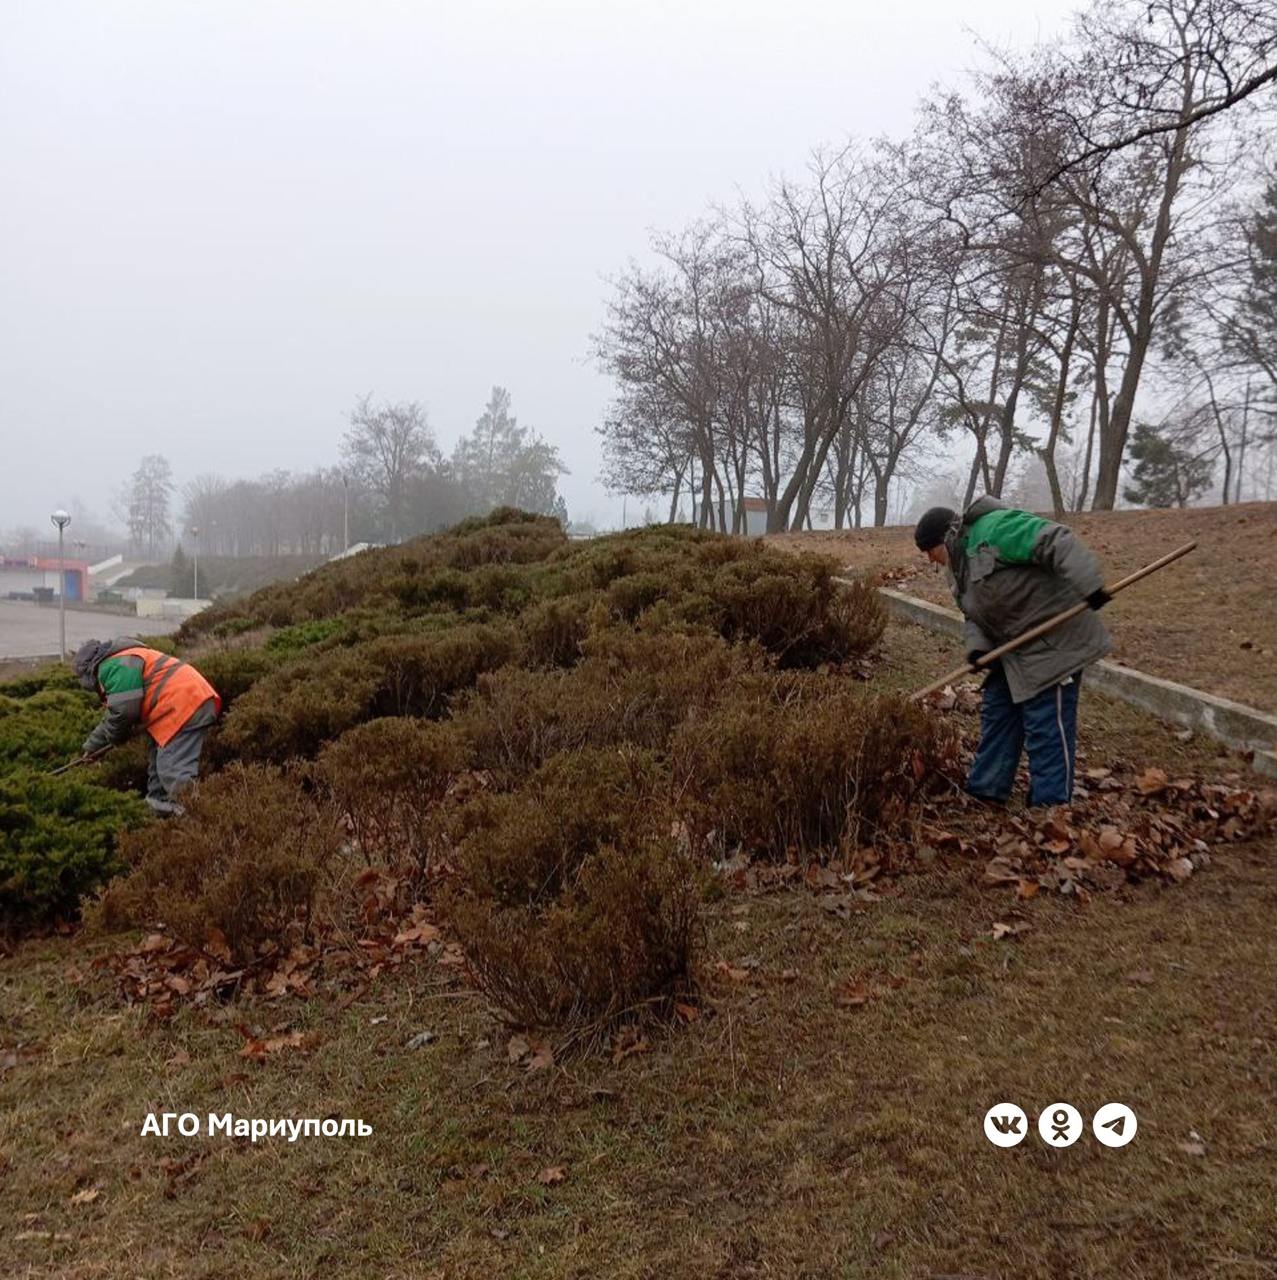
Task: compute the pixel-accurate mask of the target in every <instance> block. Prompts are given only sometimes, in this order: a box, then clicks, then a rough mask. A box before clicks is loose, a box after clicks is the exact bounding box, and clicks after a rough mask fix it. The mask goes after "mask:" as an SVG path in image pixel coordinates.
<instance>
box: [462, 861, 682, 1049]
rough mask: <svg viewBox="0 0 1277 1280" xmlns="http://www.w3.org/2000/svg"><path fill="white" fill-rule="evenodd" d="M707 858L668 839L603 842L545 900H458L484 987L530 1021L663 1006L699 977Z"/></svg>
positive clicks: (553, 1022)
mask: <svg viewBox="0 0 1277 1280" xmlns="http://www.w3.org/2000/svg"><path fill="white" fill-rule="evenodd" d="M702 894H703V864H701V863H700V862H699V861H698V860H697V859H695V858H693V857H692V856H691V855H690V854H689V853H688V852H687V851H686V850H685V849H680V848H679V847H678V846H676V845H675V843H674V842H673V841H672V840H670V839H669V838H666V839H665V840H656V839H653V840H640V841H638V842H627V843H626V844H624V845H623V846H620V847H615V846H612V845H602V846H600V847H599V848H597V849H596V850H594V851H593V853H592V854H591V855H590V856H589V857H588V858H587V859H586V860H585V862H584V863H583V865H582V867H581V870H580V874H579V875H578V877H577V879H576V881H575V883H574V884H573V885H572V886H571V888H570V889H568V890H567V891H566V892H565V893H564V894H562V895H561V896H560V897H558V898H556V899H554V900H553V901H552V902H551V903H550V904H549V905H547V906H546V907H544V908H542V909H540V910H537V909H534V908H531V907H526V906H525V907H501V906H499V905H497V904H496V903H495V902H494V901H493V900H492V899H484V898H475V897H470V898H461V899H457V900H454V902H453V904H452V907H451V919H452V921H453V925H454V927H455V928H456V930H457V932H458V934H459V936H460V937H461V939H462V945H463V947H464V948H465V953H466V958H467V961H468V963H469V965H470V969H471V971H472V972H473V973H474V975H475V976H476V978H477V980H478V982H479V984H480V986H481V987H482V988H483V990H484V992H485V993H486V994H487V995H488V996H489V998H490V999H492V1000H493V1002H494V1003H496V1004H497V1005H498V1006H499V1007H500V1008H502V1009H503V1010H504V1011H505V1012H506V1014H507V1015H508V1016H509V1017H510V1018H512V1019H513V1020H514V1021H515V1022H517V1023H519V1024H521V1025H523V1026H534V1027H537V1026H539V1027H562V1026H567V1025H574V1026H576V1027H578V1028H580V1027H582V1026H593V1027H602V1026H605V1025H606V1024H608V1023H610V1022H613V1021H615V1020H616V1019H617V1018H619V1017H621V1016H623V1015H626V1014H635V1013H638V1012H640V1011H642V1012H650V1011H659V1010H660V1009H661V1008H662V1007H663V1006H667V1005H668V1004H669V1003H670V1002H671V1001H672V1000H673V999H675V998H676V997H677V996H678V995H680V994H681V993H683V992H685V991H686V990H687V989H688V988H689V987H690V986H691V983H692V977H691V974H692V965H693V960H694V957H695V951H696V946H697V943H698V941H699V934H700V923H699V921H700V905H701V899H702Z"/></svg>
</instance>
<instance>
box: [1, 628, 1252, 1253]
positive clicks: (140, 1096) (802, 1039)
mask: <svg viewBox="0 0 1277 1280" xmlns="http://www.w3.org/2000/svg"><path fill="white" fill-rule="evenodd" d="M951 656H952V655H951V654H950V653H949V651H948V646H947V645H946V644H945V643H944V642H943V641H942V640H941V639H940V638H938V637H934V636H931V635H929V634H926V633H923V632H920V631H918V630H917V629H915V628H907V627H893V628H892V629H891V631H890V632H889V634H888V641H887V646H886V653H885V663H884V666H883V668H882V671H883V674H884V676H885V678H886V679H887V680H888V681H891V682H895V683H900V684H906V685H907V684H911V683H914V682H916V681H918V680H919V679H921V678H925V677H926V676H927V675H929V674H931V673H932V672H934V671H937V670H939V669H942V668H943V666H944V665H946V663H947V662H948V660H949V659H950V658H951ZM1083 737H1084V741H1085V744H1086V749H1087V753H1088V757H1087V762H1088V763H1090V764H1103V763H1110V762H1112V761H1114V760H1116V759H1126V760H1132V759H1134V760H1138V761H1140V762H1146V763H1161V764H1165V765H1167V766H1170V765H1174V766H1175V768H1176V769H1187V768H1201V769H1204V770H1207V771H1211V770H1213V769H1218V768H1227V767H1228V763H1227V762H1226V761H1220V760H1216V759H1215V758H1213V756H1212V749H1211V748H1210V746H1209V745H1208V744H1203V743H1199V742H1196V741H1191V742H1181V741H1179V740H1178V739H1177V738H1175V737H1174V736H1173V735H1172V734H1171V733H1169V732H1168V731H1166V730H1164V729H1162V728H1161V727H1160V726H1157V725H1156V724H1155V723H1153V722H1151V721H1148V720H1146V719H1145V718H1144V717H1142V716H1141V715H1139V714H1138V713H1136V712H1134V711H1132V710H1130V709H1128V708H1125V707H1122V706H1120V705H1117V704H1111V703H1109V702H1107V701H1106V700H1104V699H1102V698H1100V697H1098V696H1097V695H1093V694H1088V695H1086V704H1085V710H1084V730H1083ZM966 820H968V821H971V820H976V819H974V818H973V817H971V816H968V818H967V819H966ZM900 889H901V893H900V895H899V896H898V897H895V898H891V899H888V900H886V901H883V902H880V903H877V904H874V905H866V906H862V907H857V908H856V909H855V910H854V911H853V912H852V913H851V914H850V915H849V916H847V917H846V918H844V917H842V916H839V915H837V914H834V913H831V912H830V911H829V910H828V909H827V908H826V905H825V904H826V903H827V901H828V900H827V899H826V900H822V899H820V898H817V897H815V896H812V895H811V894H809V893H807V892H806V891H804V890H791V891H787V892H782V893H778V894H775V895H770V896H753V895H748V894H745V893H741V892H735V891H733V892H730V893H727V894H725V895H724V896H723V897H722V898H720V899H719V900H718V901H717V902H716V903H715V904H714V905H713V907H712V910H711V913H710V925H709V932H708V937H707V941H706V951H705V965H704V968H705V971H706V973H707V975H708V976H707V993H708V996H709V997H710V1005H711V1011H709V1012H707V1013H706V1014H705V1015H704V1016H702V1017H701V1018H700V1019H699V1020H698V1021H696V1022H695V1023H693V1024H692V1025H691V1026H690V1027H688V1028H686V1029H684V1030H682V1031H680V1032H678V1033H676V1034H674V1035H673V1036H670V1037H668V1038H663V1039H657V1040H655V1041H654V1043H653V1044H652V1046H651V1048H650V1050H649V1051H648V1052H646V1053H643V1054H640V1055H636V1056H634V1057H631V1058H629V1059H627V1060H626V1061H625V1062H623V1063H622V1064H620V1065H619V1066H615V1065H613V1064H612V1063H610V1062H609V1061H607V1060H606V1059H605V1058H599V1057H589V1058H584V1059H578V1060H575V1061H569V1062H567V1063H566V1064H565V1065H563V1066H562V1067H556V1068H554V1069H551V1070H548V1071H539V1072H535V1073H533V1074H526V1073H524V1072H523V1071H522V1070H521V1069H520V1068H518V1067H515V1066H512V1065H510V1064H509V1062H508V1061H507V1057H506V1052H505V1039H506V1037H505V1035H504V1034H503V1033H502V1031H501V1029H500V1028H499V1027H498V1026H497V1025H496V1024H495V1023H494V1022H493V1021H492V1019H491V1018H490V1016H489V1015H488V1013H487V1012H486V1011H485V1009H484V1007H483V1005H482V1003H481V1002H480V1001H479V1000H477V999H475V998H474V997H473V996H471V995H469V994H462V993H460V992H459V991H458V989H457V988H456V987H455V986H453V985H452V984H451V981H450V980H449V978H448V977H447V976H446V975H445V973H444V972H443V971H441V970H440V969H438V968H436V967H435V966H434V965H433V964H432V963H430V962H423V963H422V964H421V965H420V966H419V967H417V968H415V969H413V970H411V971H410V973H409V974H408V975H407V976H406V977H404V976H401V977H398V978H390V979H385V978H383V979H382V980H381V982H380V983H379V984H378V985H376V986H374V987H373V988H372V989H371V990H370V991H369V992H368V993H367V994H366V995H365V996H364V997H362V998H361V999H360V1000H358V1001H356V1002H355V1003H353V1004H351V1005H350V1006H349V1007H348V1008H345V1009H342V1008H340V1007H338V1005H337V1004H336V1003H335V1002H333V1001H331V1000H330V999H327V998H323V997H319V998H316V999H314V1000H311V1001H310V1002H307V1003H301V1002H293V1001H284V1002H281V1003H275V1004H256V1005H247V1006H241V1007H236V1008H232V1009H229V1010H227V1011H225V1012H213V1013H198V1012H193V1011H190V1010H187V1011H184V1012H182V1013H180V1014H179V1015H178V1016H177V1017H176V1018H175V1019H174V1020H173V1021H172V1022H171V1023H168V1024H164V1025H158V1026H157V1025H151V1024H148V1021H147V1017H146V1015H145V1013H144V1012H142V1011H140V1010H136V1009H121V1008H119V1007H118V1006H117V1005H116V1004H115V1003H114V1002H113V1001H112V999H111V998H110V990H109V984H108V983H107V981H106V979H105V978H104V977H103V976H102V975H101V974H100V973H97V972H95V971H93V970H92V969H91V968H90V965H89V958H90V951H88V950H86V948H85V947H84V945H83V944H81V943H78V942H75V941H68V940H65V939H55V940H48V941H42V942H32V943H29V944H28V945H27V946H25V947H24V948H23V949H22V950H21V951H20V952H19V953H18V955H17V956H15V957H13V958H11V959H9V960H6V961H3V962H0V1027H3V1028H4V1031H3V1037H4V1039H3V1043H2V1044H0V1214H2V1215H3V1218H2V1220H3V1222H4V1224H5V1231H4V1234H3V1235H0V1273H2V1274H6V1275H9V1274H13V1275H18V1276H24V1275H29V1276H60V1277H99V1276H109V1277H115V1276H130V1277H151V1276H154V1277H160V1276H183V1277H198V1276H206V1277H214V1276H216V1277H220V1276H230V1275H244V1274H251V1275H253V1276H272V1277H273V1276H280V1277H285V1276H308V1275H313V1274H323V1275H325V1276H331V1277H344V1276H350V1277H364V1276H373V1275H376V1276H382V1275H385V1276H394V1277H406V1276H434V1275H438V1276H475V1277H479V1276H491V1275H498V1274H509V1275H518V1276H545V1277H550V1276H556V1277H557V1276H598V1275H609V1276H634V1277H638V1276H658V1275H659V1276H698V1277H712V1276H723V1277H729V1276H730V1277H738V1276H777V1277H781V1276H784V1277H790V1276H798V1275H804V1276H861V1275H884V1276H899V1277H914V1276H936V1275H948V1276H954V1275H970V1276H976V1275H980V1276H985V1275H988V1276H993V1275H1002V1276H1042V1277H1048V1276H1052V1277H1054V1276H1064V1275H1068V1276H1116V1275H1122V1276H1166V1277H1171V1276H1174V1277H1177V1278H1178V1277H1186V1276H1196V1275H1219V1276H1235V1275H1247V1276H1253V1275H1263V1274H1268V1273H1269V1272H1270V1271H1272V1270H1273V1268H1274V1267H1275V1266H1277V1262H1274V1254H1275V1253H1277V1246H1274V1237H1273V1227H1272V1210H1271V1193H1272V1186H1273V1185H1274V1182H1275V1180H1277V1121H1275V1119H1274V1114H1273V1111H1272V1106H1271V1102H1272V1097H1273V1093H1274V1086H1275V1085H1277V1076H1275V1070H1274V1065H1273V1064H1274V1049H1275V1048H1277V982H1274V981H1273V979H1274V977H1275V976H1277V954H1275V948H1274V942H1273V931H1272V919H1273V911H1274V907H1275V906H1277V875H1275V874H1274V870H1273V866H1272V862H1271V857H1270V853H1269V851H1267V850H1262V849H1260V848H1257V847H1254V846H1250V847H1245V846H1239V847H1236V848H1234V849H1232V850H1230V851H1228V852H1226V853H1224V854H1221V855H1220V856H1218V857H1217V858H1216V860H1215V863H1214V866H1213V868H1212V869H1211V870H1210V871H1208V872H1206V873H1205V874H1202V875H1199V876H1195V877H1194V878H1193V879H1192V880H1191V881H1189V883H1188V884H1187V885H1186V886H1184V887H1181V888H1166V887H1163V886H1160V885H1151V884H1150V885H1146V886H1142V887H1140V888H1138V889H1134V890H1130V891H1128V892H1125V893H1123V894H1122V895H1121V896H1120V897H1114V896H1110V897H1102V898H1096V899H1093V900H1092V901H1091V902H1090V903H1089V904H1087V905H1085V906H1078V905H1076V904H1073V903H1071V902H1069V901H1066V900H1062V899H1050V900H1048V899H1047V896H1046V895H1039V897H1038V898H1036V899H1034V900H1033V901H1032V902H1030V903H1027V904H1023V906H1022V911H1023V916H1024V918H1025V919H1026V920H1027V921H1028V922H1029V923H1030V924H1031V925H1032V929H1031V931H1030V932H1029V933H1027V934H1026V935H1025V936H1024V937H1023V938H1022V939H1020V940H1018V941H1015V942H1000V943H997V944H993V943H991V942H989V941H987V934H988V930H989V926H990V924H991V922H992V921H993V920H995V919H1006V918H1007V914H1008V912H1009V911H1011V910H1012V908H1013V905H1014V904H1013V903H1012V902H1011V901H1010V900H1009V899H1008V898H1007V897H1006V896H1005V894H1004V893H1001V892H996V891H993V890H987V889H984V888H981V887H979V885H978V868H972V867H969V866H964V865H962V863H961V861H960V860H958V859H953V860H950V861H948V862H944V861H942V862H940V863H938V864H936V865H934V866H933V867H932V868H931V869H930V870H929V871H928V872H927V873H926V874H924V875H919V876H915V877H912V878H909V879H906V880H904V881H901V882H900ZM981 934H984V935H986V937H985V939H981V937H980V935H981ZM749 957H752V958H753V959H754V960H756V961H757V967H756V968H753V969H750V970H749V976H748V978H747V979H746V980H745V981H734V980H732V979H730V978H726V977H718V976H716V971H715V965H716V963H717V961H718V960H720V959H723V960H727V961H730V962H732V963H733V964H736V965H739V963H740V962H741V961H742V960H745V959H747V958H749ZM1131 974H1137V975H1138V976H1139V980H1138V981H1134V982H1133V981H1131V980H1130V978H1129V975H1131ZM867 975H868V976H874V977H875V978H877V979H881V980H883V981H884V983H885V979H886V978H887V977H888V976H896V977H898V978H903V979H904V982H903V984H902V985H900V986H899V987H898V988H896V989H890V988H888V989H887V991H886V994H884V995H882V996H881V997H879V998H877V999H874V1000H872V1001H870V1002H869V1003H868V1004H866V1005H864V1006H862V1007H852V1008H847V1007H843V1006H841V1005H840V1004H839V1003H838V998H837V996H838V991H839V989H840V988H842V987H843V986H844V985H845V984H846V983H847V982H848V981H849V980H855V979H857V978H859V977H862V976H867ZM380 1019H384V1021H380ZM241 1020H246V1021H248V1022H250V1023H252V1024H253V1025H254V1026H256V1027H258V1028H268V1027H272V1026H277V1025H279V1026H283V1025H287V1026H288V1027H289V1028H290V1029H291V1028H300V1029H303V1030H307V1031H315V1032H317V1033H318V1035H319V1043H318V1045H317V1046H316V1047H315V1048H314V1049H313V1051H311V1052H308V1053H307V1052H302V1051H291V1050H285V1051H282V1052H281V1053H279V1054H278V1055H274V1056H272V1057H271V1058H269V1059H268V1060H267V1061H266V1062H265V1064H263V1065H257V1064H254V1063H251V1062H248V1061H246V1060H245V1059H243V1058H241V1057H240V1056H239V1053H238V1049H239V1046H240V1043H241V1039H240V1035H239V1033H238V1032H237V1031H236V1030H235V1029H234V1024H235V1023H236V1022H238V1021H241ZM427 1028H428V1029H431V1030H434V1031H435V1032H436V1033H437V1034H438V1036H439V1040H438V1042H437V1043H435V1044H433V1045H430V1046H428V1047H426V1048H423V1049H418V1050H415V1051H408V1050H406V1049H405V1048H404V1044H405V1041H406V1040H407V1039H408V1037H409V1036H410V1035H412V1034H414V1033H416V1032H418V1031H420V1030H422V1029H427ZM15 1050H16V1051H15ZM6 1055H9V1056H6ZM6 1066H7V1069H5V1068H6ZM1111 1099H1119V1100H1124V1101H1127V1102H1129V1103H1130V1104H1131V1105H1132V1106H1134V1108H1135V1110H1136V1112H1137V1114H1138V1116H1139V1120H1140V1132H1139V1136H1138V1137H1137V1138H1136V1140H1135V1142H1134V1143H1133V1144H1132V1145H1131V1146H1129V1147H1127V1148H1125V1149H1123V1150H1119V1151H1110V1150H1107V1149H1105V1148H1102V1147H1100V1146H1099V1145H1098V1144H1097V1143H1095V1142H1094V1141H1093V1140H1091V1139H1090V1137H1089V1135H1088V1136H1086V1137H1084V1138H1083V1139H1082V1140H1081V1141H1080V1142H1079V1143H1077V1144H1076V1145H1075V1146H1073V1147H1072V1148H1070V1149H1069V1150H1067V1151H1055V1152H1051V1151H1048V1150H1047V1149H1045V1148H1044V1147H1043V1146H1042V1144H1041V1143H1040V1142H1039V1141H1038V1139H1037V1137H1036V1135H1035V1134H1034V1135H1032V1136H1030V1137H1029V1138H1028V1139H1026V1141H1025V1142H1024V1143H1023V1144H1022V1145H1021V1146H1020V1147H1018V1148H1016V1149H1014V1150H1012V1151H1000V1150H997V1149H995V1148H993V1147H992V1146H990V1145H989V1144H988V1143H987V1142H986V1141H985V1140H984V1138H983V1136H982V1134H981V1132H980V1122H981V1117H982V1116H983V1113H984V1111H985V1110H986V1109H987V1107H989V1106H990V1105H992V1104H993V1103H995V1102H1001V1101H1008V1100H1009V1101H1017V1102H1019V1103H1020V1105H1021V1106H1023V1107H1024V1108H1025V1110H1026V1111H1028V1112H1029V1113H1030V1116H1031V1117H1032V1116H1034V1115H1036V1112H1037V1111H1038V1110H1039V1109H1041V1108H1042V1107H1045V1106H1046V1105H1047V1104H1049V1103H1051V1102H1054V1101H1057V1100H1065V1101H1070V1102H1072V1103H1073V1104H1074V1105H1076V1106H1078V1107H1079V1108H1080V1109H1081V1110H1082V1111H1083V1114H1084V1115H1085V1116H1088V1117H1089V1113H1090V1111H1091V1110H1093V1109H1094V1108H1095V1107H1096V1106H1098V1105H1100V1104H1101V1103H1103V1102H1105V1101H1109V1100H1111ZM210 1109H216V1110H218V1111H222V1110H231V1111H233V1112H234V1113H235V1114H237V1115H242V1116H262V1117H271V1116H306V1115H317V1116H324V1115H330V1114H336V1115H347V1116H362V1117H364V1118H365V1119H367V1120H370V1121H371V1122H372V1123H373V1125H374V1128H375V1133H374V1135H373V1136H372V1137H370V1138H367V1139H363V1140H362V1141H359V1140H349V1139H347V1140H337V1139H310V1140H303V1141H301V1142H299V1143H297V1144H295V1145H292V1146H290V1145H288V1144H287V1143H285V1142H279V1141H276V1142H274V1143H270V1144H259V1145H258V1146H256V1147H253V1146H250V1145H249V1144H247V1143H231V1142H228V1141H227V1140H225V1139H222V1138H216V1139H209V1138H203V1137H201V1138H195V1139H183V1138H179V1137H176V1136H175V1137H172V1138H168V1139H155V1138H146V1139H143V1138H141V1137H140V1136H139V1130H140V1127H141V1123H142V1119H143V1117H144V1115H145V1114H146V1113H147V1111H150V1110H155V1111H160V1110H168V1111H185V1110H191V1111H196V1112H200V1113H203V1112H207V1111H208V1110H210ZM1190 1130H1192V1131H1195V1132H1196V1133H1197V1134H1199V1135H1201V1137H1202V1138H1203V1139H1204V1140H1205V1141H1204V1154H1195V1152H1196V1151H1198V1150H1201V1149H1203V1148H1199V1147H1197V1146H1196V1145H1195V1141H1196V1140H1195V1139H1191V1138H1190V1136H1189V1133H1190ZM1186 1146H1187V1147H1189V1148H1191V1149H1190V1150H1185V1149H1184V1148H1185V1147H1186ZM165 1161H168V1162H169V1163H168V1164H167V1165H166V1164H165V1163H164V1162H165ZM560 1167H561V1168H562V1169H563V1171H564V1180H563V1181H562V1182H561V1183H558V1184H556V1185H550V1186H546V1185H544V1184H543V1183H542V1182H541V1181H540V1180H539V1174H540V1173H541V1172H542V1171H543V1170H545V1169H547V1168H560ZM93 1188H97V1189H98V1194H97V1196H96V1197H95V1198H93V1199H92V1200H91V1201H88V1202H84V1203H72V1197H73V1196H74V1195H76V1193H77V1192H84V1191H88V1190H92V1189H93Z"/></svg>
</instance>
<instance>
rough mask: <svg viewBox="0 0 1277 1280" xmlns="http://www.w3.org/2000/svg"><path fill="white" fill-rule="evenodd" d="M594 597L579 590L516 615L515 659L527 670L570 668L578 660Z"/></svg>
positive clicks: (539, 602) (588, 629) (538, 603)
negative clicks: (531, 668)
mask: <svg viewBox="0 0 1277 1280" xmlns="http://www.w3.org/2000/svg"><path fill="white" fill-rule="evenodd" d="M596 599H597V597H596V596H595V595H594V594H593V593H592V592H587V591H581V592H576V593H574V594H572V595H567V596H559V597H557V598H554V599H550V600H540V601H538V602H537V603H536V604H533V605H532V606H531V607H530V608H528V609H525V610H524V611H523V613H521V614H520V615H519V659H520V661H521V662H522V663H523V664H524V665H525V666H529V667H570V666H572V665H573V663H575V662H576V661H577V660H578V659H579V658H580V657H581V645H582V644H583V642H584V640H585V637H586V636H587V635H588V634H589V631H590V612H591V609H592V608H593V606H594V603H595V601H596Z"/></svg>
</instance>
